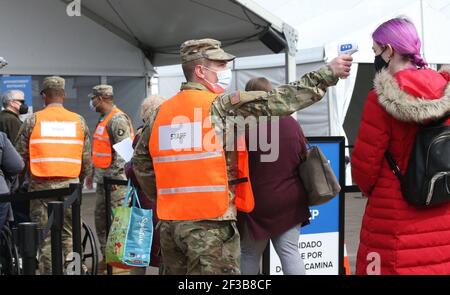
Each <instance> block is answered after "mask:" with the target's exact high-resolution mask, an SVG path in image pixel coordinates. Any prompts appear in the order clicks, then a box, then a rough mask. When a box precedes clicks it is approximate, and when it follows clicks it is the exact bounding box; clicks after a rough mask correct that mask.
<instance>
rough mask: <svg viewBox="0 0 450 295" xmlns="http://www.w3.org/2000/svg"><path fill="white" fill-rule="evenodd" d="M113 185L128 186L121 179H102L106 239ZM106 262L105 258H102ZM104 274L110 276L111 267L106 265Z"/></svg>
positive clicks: (109, 224)
mask: <svg viewBox="0 0 450 295" xmlns="http://www.w3.org/2000/svg"><path fill="white" fill-rule="evenodd" d="M113 185H128V181H127V180H123V179H114V178H111V177H106V176H104V177H103V186H104V188H105V208H106V210H105V213H106V215H105V218H106V237H108V235H109V228H110V227H111V219H112V217H111V216H112V208H111V187H112V186H113ZM103 259H104V260H106V258H105V257H104V258H103ZM106 273H107V274H108V275H112V274H113V272H112V267H111V266H109V265H107V266H106Z"/></svg>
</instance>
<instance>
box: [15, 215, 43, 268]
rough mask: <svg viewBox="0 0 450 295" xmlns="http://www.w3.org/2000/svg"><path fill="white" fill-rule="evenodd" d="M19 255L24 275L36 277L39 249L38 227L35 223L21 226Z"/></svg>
mask: <svg viewBox="0 0 450 295" xmlns="http://www.w3.org/2000/svg"><path fill="white" fill-rule="evenodd" d="M18 231H19V232H18V234H19V253H20V256H22V267H23V270H22V272H23V274H24V275H35V274H36V267H37V260H36V256H37V250H38V248H39V234H38V231H39V229H38V226H37V223H35V222H25V223H21V224H19V229H18Z"/></svg>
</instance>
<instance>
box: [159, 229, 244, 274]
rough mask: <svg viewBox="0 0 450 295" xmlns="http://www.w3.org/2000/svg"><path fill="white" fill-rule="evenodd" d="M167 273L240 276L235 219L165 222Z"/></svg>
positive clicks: (163, 251)
mask: <svg viewBox="0 0 450 295" xmlns="http://www.w3.org/2000/svg"><path fill="white" fill-rule="evenodd" d="M160 234H161V254H162V259H161V260H162V266H161V269H160V273H161V274H163V275H238V274H240V265H239V261H240V253H241V250H240V241H239V240H240V238H239V232H238V230H237V227H236V222H235V221H182V222H178V221H161V224H160Z"/></svg>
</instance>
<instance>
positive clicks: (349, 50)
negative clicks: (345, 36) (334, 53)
mask: <svg viewBox="0 0 450 295" xmlns="http://www.w3.org/2000/svg"><path fill="white" fill-rule="evenodd" d="M357 51H358V44H356V43H346V44H339V46H338V54H339V55H342V54H348V55H352V54H353V53H355V52H357Z"/></svg>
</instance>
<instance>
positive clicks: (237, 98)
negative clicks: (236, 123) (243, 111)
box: [230, 91, 241, 105]
mask: <svg viewBox="0 0 450 295" xmlns="http://www.w3.org/2000/svg"><path fill="white" fill-rule="evenodd" d="M230 102H231V104H232V105H236V104H238V103H240V102H241V93H240V92H239V91H236V92H235V93H233V94H231V98H230Z"/></svg>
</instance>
